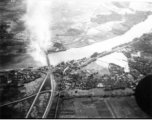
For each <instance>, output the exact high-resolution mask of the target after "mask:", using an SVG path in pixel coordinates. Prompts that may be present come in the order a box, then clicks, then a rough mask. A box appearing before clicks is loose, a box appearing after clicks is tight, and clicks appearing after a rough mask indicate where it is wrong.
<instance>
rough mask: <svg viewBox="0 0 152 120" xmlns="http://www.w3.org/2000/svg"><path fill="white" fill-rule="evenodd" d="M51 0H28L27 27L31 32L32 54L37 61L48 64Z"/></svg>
mask: <svg viewBox="0 0 152 120" xmlns="http://www.w3.org/2000/svg"><path fill="white" fill-rule="evenodd" d="M51 2H52V1H51V0H26V5H27V9H26V14H25V16H24V18H23V19H24V21H25V27H26V29H27V31H28V32H29V36H30V37H29V40H30V46H29V47H30V49H32V50H33V51H32V52H31V51H30V54H31V55H32V56H33V58H34V59H35V60H36V61H39V62H40V63H41V64H42V65H46V59H45V56H44V52H46V51H47V49H48V48H49V47H50V46H51V45H52V42H51Z"/></svg>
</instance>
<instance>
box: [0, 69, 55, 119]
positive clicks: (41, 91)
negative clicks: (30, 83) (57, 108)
mask: <svg viewBox="0 0 152 120" xmlns="http://www.w3.org/2000/svg"><path fill="white" fill-rule="evenodd" d="M45 74H46V76H45V77H44V79H43V82H42V83H41V85H40V87H39V88H38V92H37V93H35V94H32V95H30V96H28V97H25V98H21V99H19V100H15V101H12V102H8V103H6V104H2V105H0V109H1V108H3V109H7V107H8V106H9V105H13V104H20V103H21V102H24V101H27V100H29V99H31V98H32V97H34V100H33V102H32V103H31V105H30V107H29V109H28V112H27V114H26V116H25V118H35V117H37V116H35V117H32V116H31V114H32V112H33V107H34V106H38V105H39V104H37V103H38V101H40V97H41V95H43V94H45V93H46V94H49V97H48V98H46V99H45V100H46V101H47V102H46V105H44V109H43V114H42V115H39V114H38V118H46V117H47V115H48V112H49V111H50V108H51V106H52V101H53V99H54V94H55V85H56V83H55V80H54V76H53V74H52V72H51V69H49V70H48V72H47V73H45ZM48 83H49V84H48ZM48 86H49V88H50V89H44V88H46V87H48ZM3 109H1V110H3ZM39 109H40V108H39V106H38V107H37V110H38V111H39ZM15 110H16V109H15ZM21 114H22V113H21ZM6 117H8V118H11V116H6ZM0 118H1V116H0Z"/></svg>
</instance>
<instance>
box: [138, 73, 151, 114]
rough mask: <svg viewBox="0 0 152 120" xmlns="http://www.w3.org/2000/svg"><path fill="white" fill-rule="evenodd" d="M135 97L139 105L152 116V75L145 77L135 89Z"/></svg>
mask: <svg viewBox="0 0 152 120" xmlns="http://www.w3.org/2000/svg"><path fill="white" fill-rule="evenodd" d="M135 98H136V101H137V104H138V105H139V107H140V108H141V109H142V110H143V111H144V112H145V113H147V114H148V115H150V116H151V117H152V75H148V76H146V77H145V78H143V79H142V80H141V81H140V82H139V84H138V86H137V87H136V90H135Z"/></svg>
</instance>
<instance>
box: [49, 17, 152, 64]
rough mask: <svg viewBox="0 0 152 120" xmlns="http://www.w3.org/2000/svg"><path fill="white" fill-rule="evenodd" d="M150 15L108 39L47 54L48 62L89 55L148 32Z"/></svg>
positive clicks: (58, 61) (151, 20) (151, 27)
mask: <svg viewBox="0 0 152 120" xmlns="http://www.w3.org/2000/svg"><path fill="white" fill-rule="evenodd" d="M151 22H152V15H150V16H149V17H148V18H147V19H146V20H145V21H143V22H140V23H139V24H137V25H135V26H133V27H132V28H131V29H130V30H129V31H128V32H126V33H125V34H123V35H121V36H118V37H115V38H112V39H108V40H105V41H102V42H99V43H95V44H92V45H89V46H86V47H82V48H72V49H69V50H67V51H63V52H58V53H53V54H49V59H50V63H51V64H52V65H57V64H58V63H60V62H62V61H64V62H66V61H69V60H77V59H81V58H84V57H89V56H90V55H92V54H93V53H94V52H103V51H105V50H110V49H111V48H113V47H115V46H118V45H120V44H123V43H127V42H130V41H132V40H133V39H134V38H137V37H141V36H142V35H143V34H144V33H148V32H149V31H150V30H151V29H152V23H151Z"/></svg>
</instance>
